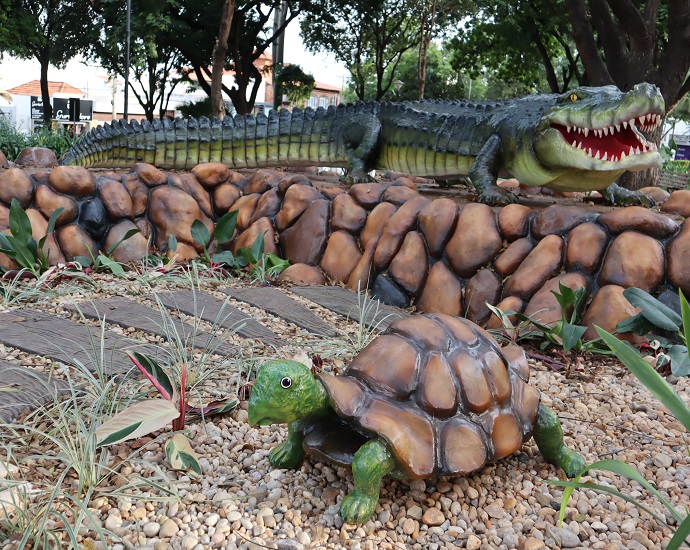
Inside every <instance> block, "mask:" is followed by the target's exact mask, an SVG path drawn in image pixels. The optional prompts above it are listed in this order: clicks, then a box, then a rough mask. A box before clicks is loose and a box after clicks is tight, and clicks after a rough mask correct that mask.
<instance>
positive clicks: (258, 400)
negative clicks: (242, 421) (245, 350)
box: [248, 361, 328, 426]
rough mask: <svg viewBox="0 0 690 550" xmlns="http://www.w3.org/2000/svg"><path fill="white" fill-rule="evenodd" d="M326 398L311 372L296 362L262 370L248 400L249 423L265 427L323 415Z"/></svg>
mask: <svg viewBox="0 0 690 550" xmlns="http://www.w3.org/2000/svg"><path fill="white" fill-rule="evenodd" d="M327 407H328V396H327V394H326V390H325V389H324V387H323V385H322V384H321V382H319V381H318V380H316V378H314V376H313V375H312V373H311V371H310V370H309V369H308V368H307V367H306V366H305V365H303V364H302V363H298V362H296V361H272V362H270V363H266V364H264V365H263V366H262V367H261V370H260V371H259V374H258V376H257V377H256V381H255V382H254V386H253V387H252V395H251V397H250V398H249V411H248V412H249V423H250V424H252V425H257V424H258V425H260V426H265V425H267V424H283V423H290V422H295V421H297V420H301V419H303V418H306V417H309V416H313V415H319V414H323V413H325V412H326V410H327Z"/></svg>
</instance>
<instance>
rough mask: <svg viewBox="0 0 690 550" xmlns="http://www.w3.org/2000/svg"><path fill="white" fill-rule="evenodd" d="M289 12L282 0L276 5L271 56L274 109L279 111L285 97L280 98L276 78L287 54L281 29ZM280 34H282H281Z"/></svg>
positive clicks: (283, 31)
mask: <svg viewBox="0 0 690 550" xmlns="http://www.w3.org/2000/svg"><path fill="white" fill-rule="evenodd" d="M286 11H287V1H286V0H281V1H280V2H279V3H278V4H277V5H276V12H275V14H274V16H273V36H274V37H275V40H273V47H272V51H271V55H272V56H273V107H274V108H275V109H278V107H280V106H281V105H282V104H283V96H282V94H281V95H280V97H279V96H278V87H277V85H276V84H277V80H276V77H277V76H278V72H279V71H280V69H282V68H283V55H284V52H285V29H283V30H282V31H280V29H281V27H282V26H283V25H285V15H286ZM279 32H280V34H279Z"/></svg>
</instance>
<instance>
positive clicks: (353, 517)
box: [340, 439, 396, 523]
mask: <svg viewBox="0 0 690 550" xmlns="http://www.w3.org/2000/svg"><path fill="white" fill-rule="evenodd" d="M395 466H396V462H395V458H393V453H391V451H390V449H389V448H388V445H386V443H385V442H383V441H382V440H380V439H372V440H371V441H368V442H366V443H365V444H364V445H362V446H361V447H360V448H359V450H358V451H357V452H356V453H355V456H354V459H353V461H352V475H353V476H354V478H355V489H354V491H352V492H351V493H350V494H349V495H347V496H346V497H345V498H344V499H343V501H342V503H341V504H340V517H342V518H343V521H345V523H364V522H365V521H367V520H368V519H369V518H370V517H371V516H372V515H373V513H374V510H375V509H376V504H377V503H378V501H379V489H380V487H381V480H382V479H383V478H384V476H385V475H386V474H388V473H390V472H391V471H393V470H394V469H395Z"/></svg>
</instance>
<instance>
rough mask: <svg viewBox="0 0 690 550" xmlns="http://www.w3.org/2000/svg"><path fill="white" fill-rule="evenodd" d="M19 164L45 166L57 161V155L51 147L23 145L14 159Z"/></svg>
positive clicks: (52, 164)
mask: <svg viewBox="0 0 690 550" xmlns="http://www.w3.org/2000/svg"><path fill="white" fill-rule="evenodd" d="M14 163H15V164H18V165H20V166H38V167H39V168H47V167H49V166H55V165H56V164H57V163H58V159H57V156H56V155H55V152H54V151H53V150H52V149H48V148H46V147H25V148H24V149H22V150H21V152H20V153H19V155H17V158H16V159H15V161H14Z"/></svg>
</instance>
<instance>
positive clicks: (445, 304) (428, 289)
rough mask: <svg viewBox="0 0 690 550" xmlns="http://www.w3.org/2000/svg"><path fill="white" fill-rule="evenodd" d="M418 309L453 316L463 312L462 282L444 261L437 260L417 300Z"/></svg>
mask: <svg viewBox="0 0 690 550" xmlns="http://www.w3.org/2000/svg"><path fill="white" fill-rule="evenodd" d="M416 305H417V309H418V310H419V311H422V312H424V313H446V314H448V315H452V316H458V315H461V312H462V282H461V281H460V279H458V278H457V277H456V276H455V274H454V273H453V271H451V269H450V268H449V267H448V266H447V265H446V264H445V263H444V262H436V263H435V264H434V265H433V266H431V269H430V270H429V276H428V277H427V279H426V284H425V285H424V289H423V290H422V295H421V296H420V297H419V300H418V301H417V304H416Z"/></svg>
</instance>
